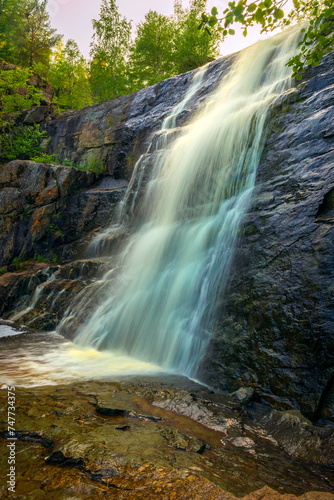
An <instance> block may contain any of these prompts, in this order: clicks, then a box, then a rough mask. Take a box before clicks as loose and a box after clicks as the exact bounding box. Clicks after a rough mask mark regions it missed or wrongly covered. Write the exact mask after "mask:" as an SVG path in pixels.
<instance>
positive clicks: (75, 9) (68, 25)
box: [48, 0, 264, 59]
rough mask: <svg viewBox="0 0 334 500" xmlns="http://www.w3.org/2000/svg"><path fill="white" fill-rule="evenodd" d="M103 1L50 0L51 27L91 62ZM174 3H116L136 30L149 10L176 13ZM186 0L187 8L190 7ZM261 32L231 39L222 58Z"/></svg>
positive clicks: (213, 0) (221, 3)
mask: <svg viewBox="0 0 334 500" xmlns="http://www.w3.org/2000/svg"><path fill="white" fill-rule="evenodd" d="M100 3H101V2H100V0H48V10H49V14H50V20H51V24H52V26H53V27H54V28H56V29H57V31H58V33H60V34H62V35H63V36H64V39H65V41H66V40H68V39H69V38H73V39H74V40H75V41H76V42H77V43H78V45H79V47H80V50H81V52H82V54H83V55H84V57H85V58H86V59H88V58H89V45H90V42H91V38H92V34H93V29H92V19H98V18H99V11H100ZM173 3H174V2H173V0H117V5H118V7H119V12H120V13H121V14H122V15H123V16H125V17H126V18H127V19H128V20H132V21H133V26H135V25H136V24H138V23H139V22H140V21H142V20H143V19H144V16H145V14H146V13H147V12H148V11H149V10H156V11H158V12H159V13H161V14H166V15H170V14H172V13H173ZM188 3H189V2H188V1H187V0H184V1H183V4H184V6H187V5H188ZM226 4H227V0H226V1H225V0H218V1H217V0H208V3H207V5H208V8H209V9H211V7H213V6H216V7H217V8H218V9H219V11H220V12H222V11H223V10H224V9H225V7H226ZM259 31H260V30H259V28H253V29H252V32H251V33H250V34H249V35H248V36H247V38H245V37H243V36H242V35H241V33H239V34H238V33H237V34H236V35H234V36H230V37H228V38H227V40H226V41H225V42H224V44H223V45H222V47H221V53H222V55H227V54H230V53H232V52H236V51H238V50H241V49H243V48H245V47H247V46H248V45H251V44H253V43H255V42H257V41H258V40H259V39H260V38H264V36H263V35H261V36H260V34H259Z"/></svg>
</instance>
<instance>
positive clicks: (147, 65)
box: [130, 10, 176, 90]
mask: <svg viewBox="0 0 334 500" xmlns="http://www.w3.org/2000/svg"><path fill="white" fill-rule="evenodd" d="M175 31H176V26H175V21H174V20H173V19H172V18H171V17H167V16H164V15H162V14H158V12H155V11H152V10H150V11H149V12H148V13H147V14H146V16H145V20H144V21H143V22H142V23H140V24H139V25H138V26H137V33H136V38H135V41H134V44H133V47H132V50H131V56H130V65H131V72H132V82H133V90H137V89H139V88H142V87H143V86H148V85H153V84H154V83H157V82H160V81H161V80H164V79H165V78H168V77H169V76H171V75H173V74H175V72H176V68H175V63H174V53H175Z"/></svg>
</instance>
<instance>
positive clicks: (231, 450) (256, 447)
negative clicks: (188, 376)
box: [0, 375, 334, 500]
mask: <svg viewBox="0 0 334 500" xmlns="http://www.w3.org/2000/svg"><path fill="white" fill-rule="evenodd" d="M1 399H2V401H1V418H0V420H1V441H2V445H3V446H4V449H5V447H6V444H7V442H8V437H9V436H8V434H7V430H8V429H7V426H8V424H7V404H6V402H7V389H5V388H3V389H2V390H1ZM15 425H16V431H17V432H16V437H17V441H16V452H17V454H16V474H17V476H16V491H15V493H11V497H12V498H15V499H20V500H21V499H25V498H34V499H43V498H53V499H55V500H57V499H70V498H80V499H85V498H87V499H88V498H110V499H112V498H117V499H124V500H137V499H138V500H139V499H147V500H150V499H159V500H160V499H166V500H167V499H169V500H170V499H180V498H182V499H189V500H197V499H198V500H199V499H202V498H207V499H209V500H216V499H217V500H235V499H236V498H245V499H249V500H255V499H257V500H260V499H261V500H274V499H277V500H295V499H296V498H300V499H303V500H325V499H328V500H330V499H334V493H333V491H334V469H333V458H332V453H330V450H331V449H333V434H334V429H333V428H330V427H326V428H325V427H323V428H321V427H315V426H313V425H312V424H311V423H310V422H309V421H308V420H307V419H305V418H304V417H302V416H301V415H300V414H299V413H298V412H294V413H291V412H287V413H282V412H277V411H275V410H271V409H270V408H269V407H264V406H262V405H258V404H254V403H249V404H248V405H246V406H240V403H239V402H238V400H237V398H231V397H228V396H223V395H220V394H213V393H212V392H210V391H208V390H207V389H205V388H203V387H202V386H199V385H198V384H195V383H194V382H190V381H188V380H185V379H181V378H178V377H175V376H174V377H172V376H168V375H166V376H165V377H164V381H163V380H162V378H161V377H160V378H159V377H154V378H149V377H146V378H145V377H144V378H141V379H139V378H132V379H131V378H128V379H123V380H122V381H118V382H81V383H76V384H72V385H59V386H44V387H34V388H17V389H16V424H15ZM1 462H2V463H1V470H6V467H7V457H6V453H2V454H1ZM27 464H29V467H28V466H27ZM306 492H307V493H306ZM310 492H313V493H310ZM314 492H317V493H314ZM0 498H7V492H6V490H5V488H4V486H2V489H1V490H0Z"/></svg>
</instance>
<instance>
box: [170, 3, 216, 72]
mask: <svg viewBox="0 0 334 500" xmlns="http://www.w3.org/2000/svg"><path fill="white" fill-rule="evenodd" d="M205 7H206V0H192V1H191V3H190V5H189V8H188V9H183V8H182V4H181V2H180V1H179V0H178V1H176V2H175V4H174V10H175V16H176V24H177V28H176V38H175V55H174V60H175V65H176V69H177V72H178V73H183V72H185V71H189V70H191V69H194V68H198V67H199V66H203V64H206V63H207V62H209V61H212V60H213V59H215V58H216V57H217V56H218V54H219V49H218V44H219V40H220V33H219V30H218V29H217V28H218V26H217V27H215V26H213V27H212V29H211V32H210V33H209V34H208V33H207V32H206V31H205V30H199V29H198V25H199V22H200V14H201V12H203V10H204V9H205Z"/></svg>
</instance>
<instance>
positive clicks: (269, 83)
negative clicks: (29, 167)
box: [75, 29, 299, 376]
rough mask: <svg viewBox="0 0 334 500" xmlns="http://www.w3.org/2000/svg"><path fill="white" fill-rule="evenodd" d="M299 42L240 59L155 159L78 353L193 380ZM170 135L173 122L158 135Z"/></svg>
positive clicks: (290, 36) (274, 44)
mask: <svg viewBox="0 0 334 500" xmlns="http://www.w3.org/2000/svg"><path fill="white" fill-rule="evenodd" d="M298 32H299V30H298V29H293V30H290V31H288V32H285V33H282V34H280V35H277V36H275V37H273V38H271V39H269V40H266V41H264V42H260V43H258V44H256V45H254V46H252V47H250V48H248V49H247V50H245V51H243V52H242V53H241V54H240V55H239V57H238V58H237V60H236V62H235V64H234V65H233V67H232V70H231V71H230V74H229V75H228V76H227V77H226V78H225V79H224V81H223V82H222V85H221V86H220V88H219V90H218V91H217V92H216V93H215V95H213V96H212V97H211V99H210V102H208V103H207V104H206V105H205V106H204V109H202V110H201V111H200V112H199V113H197V115H196V117H195V119H194V120H193V121H192V122H191V123H190V125H188V126H187V127H185V130H184V131H183V132H182V133H181V135H180V136H179V137H177V138H176V139H175V141H174V143H173V144H171V146H170V148H169V150H168V151H166V152H165V153H164V154H163V157H161V155H160V156H159V158H158V161H157V162H156V166H155V168H154V169H153V172H152V176H151V180H150V182H149V184H148V186H147V187H146V195H145V196H144V199H143V201H142V203H141V209H140V216H139V220H140V227H139V228H138V229H137V230H136V231H135V232H134V234H133V235H132V237H131V238H130V240H129V241H128V243H127V245H126V247H125V248H124V249H123V252H122V254H121V255H120V257H119V263H118V265H117V268H120V269H121V271H118V273H117V274H116V278H114V279H113V280H112V281H111V282H110V285H108V286H107V290H106V287H105V286H104V290H103V294H102V293H101V294H100V297H96V296H94V297H93V299H92V300H94V301H95V303H96V305H95V310H94V312H93V313H92V314H91V315H90V317H89V319H88V320H87V321H86V324H85V325H83V327H82V328H81V329H80V333H79V335H78V336H77V338H76V340H75V342H76V343H78V344H82V345H84V346H87V345H92V346H94V347H97V348H99V349H109V350H112V351H116V352H119V353H122V354H126V355H130V356H132V357H134V358H138V359H140V360H143V361H148V362H151V363H155V364H158V365H160V366H161V367H164V368H167V369H173V370H175V371H178V372H181V373H184V374H187V375H189V376H195V374H196V369H197V367H198V364H199V361H200V359H201V357H202V355H203V353H204V351H205V348H206V346H207V344H208V340H209V333H208V332H209V331H210V330H211V329H212V326H213V321H214V316H215V304H216V299H217V295H218V294H221V293H222V292H223V290H224V287H225V286H226V282H227V277H228V272H229V267H230V264H231V260H232V257H233V251H234V248H235V244H236V240H237V235H238V231H239V228H240V224H241V221H242V218H243V216H244V214H245V212H246V211H247V209H248V207H249V204H250V200H251V195H252V190H253V187H254V183H255V177H256V169H257V165H258V162H259V158H260V155H261V152H262V147H263V143H264V136H265V133H264V126H265V122H266V117H267V113H268V109H269V107H270V105H271V104H272V103H273V102H274V101H275V99H276V98H277V97H278V95H280V94H281V93H282V92H283V91H284V90H285V89H287V88H288V87H289V85H290V83H291V81H290V78H289V75H290V73H291V70H290V69H289V68H287V67H286V66H285V64H286V62H287V60H288V59H289V58H290V57H291V56H292V55H294V53H295V51H296V46H297V43H298ZM199 81H200V79H198V82H199ZM195 84H196V85H197V81H195ZM193 88H194V87H193ZM178 112H179V111H178V110H174V113H173V115H175V114H177V113H178ZM174 126H175V122H174V121H173V117H171V118H169V119H168V120H167V121H166V120H165V122H164V125H163V129H165V130H166V129H168V128H170V127H174ZM130 186H131V183H130ZM131 189H133V186H132V187H131ZM109 279H110V276H108V277H106V278H105V283H107V282H109ZM108 288H110V289H108Z"/></svg>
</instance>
